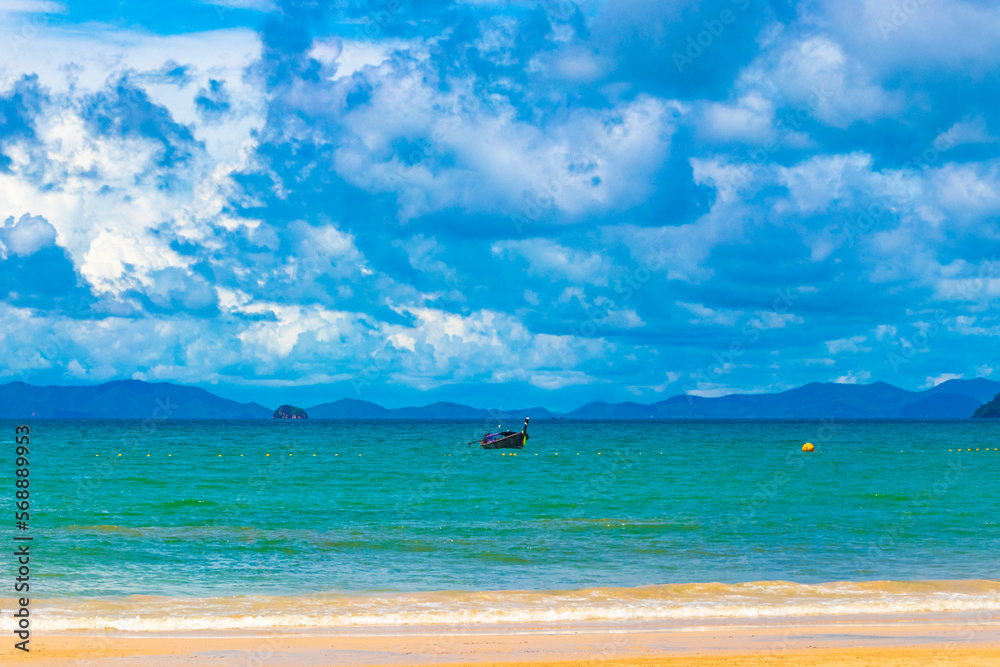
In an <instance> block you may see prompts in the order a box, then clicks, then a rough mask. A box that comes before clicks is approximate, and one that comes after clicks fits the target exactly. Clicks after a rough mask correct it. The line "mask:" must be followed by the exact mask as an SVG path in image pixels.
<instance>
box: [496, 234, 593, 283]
mask: <svg viewBox="0 0 1000 667" xmlns="http://www.w3.org/2000/svg"><path fill="white" fill-rule="evenodd" d="M492 252H493V255H494V256H495V257H499V258H501V259H511V260H515V261H518V260H519V259H521V258H523V259H524V260H526V261H527V268H528V271H529V272H531V273H533V274H535V275H542V276H547V277H550V278H555V279H559V280H571V281H573V282H576V283H585V284H589V285H607V284H608V273H609V271H610V266H609V264H608V262H607V260H605V258H604V257H602V256H601V255H599V254H598V253H596V252H590V251H586V250H578V249H575V248H567V247H566V246H562V245H559V244H558V243H556V242H555V241H551V240H549V239H540V238H536V239H525V240H523V241H497V242H495V243H494V244H493V246H492Z"/></svg>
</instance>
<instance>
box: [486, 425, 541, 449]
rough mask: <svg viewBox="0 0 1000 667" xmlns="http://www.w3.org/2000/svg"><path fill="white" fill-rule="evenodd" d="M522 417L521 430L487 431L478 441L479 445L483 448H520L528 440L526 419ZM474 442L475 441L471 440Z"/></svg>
mask: <svg viewBox="0 0 1000 667" xmlns="http://www.w3.org/2000/svg"><path fill="white" fill-rule="evenodd" d="M529 419H531V418H530V417H525V418H524V428H523V429H521V432H520V433H518V432H517V431H500V432H499V433H487V434H486V435H484V436H483V439H482V440H480V441H479V446H480V447H482V448H483V449H522V448H523V447H524V443H525V442H527V441H528V420H529ZM473 442H475V441H473Z"/></svg>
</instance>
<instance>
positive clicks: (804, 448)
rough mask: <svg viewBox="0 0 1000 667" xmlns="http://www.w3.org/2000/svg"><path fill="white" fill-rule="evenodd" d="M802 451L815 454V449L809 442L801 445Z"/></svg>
mask: <svg viewBox="0 0 1000 667" xmlns="http://www.w3.org/2000/svg"><path fill="white" fill-rule="evenodd" d="M802 451H804V452H815V451H816V448H815V447H814V446H813V444H812V443H811V442H807V443H806V444H804V445H802Z"/></svg>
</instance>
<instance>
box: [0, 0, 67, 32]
mask: <svg viewBox="0 0 1000 667" xmlns="http://www.w3.org/2000/svg"><path fill="white" fill-rule="evenodd" d="M65 13H66V6H65V5H63V4H62V3H59V2H49V1H48V0H0V14H65ZM15 35H16V33H13V32H12V33H10V35H8V37H13V36H15Z"/></svg>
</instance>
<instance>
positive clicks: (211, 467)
mask: <svg viewBox="0 0 1000 667" xmlns="http://www.w3.org/2000/svg"><path fill="white" fill-rule="evenodd" d="M14 425H15V424H14V423H13V422H9V421H8V422H3V423H0V428H4V429H6V430H7V431H8V432H9V433H11V441H13V432H14ZM490 426H495V424H494V425H486V424H483V423H481V422H377V421H375V422H364V421H357V422H353V421H348V422H345V421H320V420H311V421H307V422H285V421H278V422H272V421H218V422H204V421H173V420H164V421H159V422H150V421H147V422H129V421H61V420H47V421H35V422H31V427H32V445H31V450H32V451H31V456H30V457H29V458H30V461H31V480H32V486H31V490H32V506H33V507H32V523H31V525H32V533H33V534H34V535H35V546H34V548H35V550H36V552H37V553H40V554H42V553H43V554H44V557H40V558H39V560H38V563H37V577H38V579H37V580H36V583H35V584H34V585H33V588H32V592H33V593H34V597H36V598H43V599H52V600H60V601H63V602H64V603H65V605H69V606H70V607H72V605H73V604H75V603H76V602H79V603H80V604H83V605H84V606H85V604H84V603H86V601H88V600H96V599H100V600H103V601H104V603H108V601H111V602H112V603H114V604H115V605H118V604H120V605H121V609H120V610H119V611H121V613H122V614H123V615H127V614H126V612H128V610H129V609H128V608H129V605H128V604H126V603H124V602H122V601H123V600H124V601H127V600H129V599H131V598H129V596H139V595H141V596H157V598H162V599H164V600H168V601H176V600H184V599H189V598H196V599H202V600H206V599H212V600H215V601H216V602H215V603H214V604H218V605H221V606H223V607H224V606H225V604H226V602H225V601H226V600H231V599H234V598H235V597H236V596H248V595H249V596H268V597H282V596H286V597H289V598H295V597H296V596H299V597H300V596H305V595H311V596H313V598H314V599H322V596H333V597H332V598H331V599H334V598H335V599H337V600H340V601H341V602H343V600H344V599H350V600H353V601H354V602H352V603H351V604H354V603H356V602H357V601H358V600H369V601H370V600H372V599H374V598H372V596H373V595H375V596H381V597H378V600H380V604H382V607H380V608H379V612H378V613H380V614H387V613H389V612H390V611H392V609H395V608H396V607H399V608H402V606H406V605H412V603H413V600H414V599H417V598H414V597H413V596H412V595H410V596H409V597H407V595H408V594H417V593H429V592H435V591H451V590H460V591H503V590H522V591H550V592H553V591H558V590H574V589H600V590H606V591H607V590H611V591H613V590H617V589H621V588H632V587H642V586H650V585H680V584H690V583H694V582H720V583H722V584H731V585H732V584H739V583H740V582H778V581H791V582H796V583H798V584H807V585H814V584H819V583H821V582H849V581H854V582H868V581H941V580H948V581H952V582H955V581H956V580H996V579H1000V562H998V560H997V558H996V554H997V553H1000V526H998V520H1000V495H998V494H997V492H996V489H998V488H1000V450H998V449H997V448H1000V423H998V422H997V421H972V420H965V421H926V422H919V421H904V422H899V421H892V422H873V421H868V422H834V423H826V424H825V423H821V422H816V421H774V422H761V421H756V422H573V421H562V420H552V421H542V422H540V423H538V424H537V425H536V424H532V426H531V429H530V431H529V433H530V436H531V438H530V439H529V441H528V443H527V445H526V447H525V448H524V449H523V450H520V451H518V452H517V456H513V455H511V454H512V452H510V451H509V450H508V451H496V450H494V451H484V450H480V449H478V448H474V447H468V446H466V445H465V444H464V443H466V442H467V441H469V440H472V439H474V438H478V437H479V436H481V435H482V433H484V432H485V431H486V430H488V428H489V427H490ZM806 441H811V442H813V443H815V444H816V446H817V451H816V452H815V453H813V454H804V453H802V452H801V445H802V443H804V442H806ZM976 448H979V451H964V450H968V449H972V450H975V449H976ZM958 450H963V451H958ZM220 455H221V456H220ZM11 489H12V485H11ZM12 495H13V491H12V490H11V492H10V493H5V494H4V502H5V503H8V504H11V503H12V498H11V496H12ZM9 509H10V510H13V507H12V506H11V507H10V508H9ZM956 586H958V584H954V585H952V586H951V587H950V588H949V587H945V588H946V589H947V591H945V592H948V591H950V592H952V593H954V592H956V590H957V589H955V587H956ZM983 586H986V588H982V587H980V588H978V589H976V591H978V593H975V594H976V595H979V594H982V596H985V597H990V596H993V599H994V601H995V600H996V595H997V591H996V590H994V588H993V587H992V586H993V585H992V584H983ZM953 589H955V590H953ZM657 590H659V589H657ZM663 590H664V591H667V592H665V593H663V595H662V596H660V597H663V596H666V597H670V599H674V598H676V596H677V595H681V593H683V594H684V595H686V594H687V593H686V592H684V591H687V589H683V590H682V589H680V588H672V589H669V590H668V589H663ZM734 590H737V589H734V588H733V587H732V586H729V587H724V588H723V589H720V591H721V592H720V591H715V593H713V594H719V595H722V596H723V597H726V596H732V595H734V592H733V591H734ZM817 590H819V589H817V588H815V587H807V588H805V589H803V591H805V593H803V594H804V595H806V596H807V597H808V596H809V595H813V594H815V593H816V591H817ZM678 591H680V592H678ZM668 593H669V595H668ZM869 593H871V591H869ZM884 593H885V590H882V589H880V590H879V591H876V592H875V594H873V595H874V597H876V598H877V597H878V596H879V595H884ZM397 594H398V595H401V597H399V598H398V599H397V598H392V599H393V600H396V602H392V601H391V600H390V601H389V602H386V600H389V598H387V597H386V596H387V595H390V596H391V595H397ZM552 594H553V595H554V594H555V593H552ZM616 595H619V596H620V595H625V596H626V597H627V596H630V595H633V594H632V593H621V592H620V591H619V592H618V593H614V594H612V593H608V596H610V597H615V596H616ZM705 595H709V594H708V593H705ZM317 596H319V597H318V598H317ZM608 596H605V597H608ZM709 597H710V596H709ZM841 597H842V596H841ZM484 599H485V598H484ZM507 599H508V601H509V599H510V598H509V596H508V598H507ZM616 599H617V598H616ZM664 599H665V598H664ZM720 599H721V598H720ZM727 599H728V598H727ZM838 599H839V598H838ZM865 599H868V598H865ZM67 601H68V602H67ZM74 601H76V602H74ZM537 602H538V600H534V601H533V602H532V601H528V602H525V604H526V605H528V606H530V605H531V604H535V603H537ZM61 604H62V603H61ZM317 604H318V607H317V613H319V611H322V610H323V609H326V610H327V611H329V609H328V607H329V604H327V603H317ZM330 604H332V603H330ZM338 604H340V602H338ZM436 604H437V605H438V606H440V605H441V600H437V602H434V601H433V600H432V601H431V602H428V603H427V605H429V608H435V605H436ZM456 604H459V605H460V606H461V605H466V604H471V603H470V602H469V600H464V601H461V602H460V603H456ZM483 604H484V605H486V606H487V607H488V606H489V605H490V604H492V605H494V606H495V604H496V601H495V600H494V601H493V602H489V604H487V602H483ZM644 604H646V603H644ZM650 604H652V603H650ZM656 604H660V605H661V606H662V604H663V600H662V599H661V600H660V601H659V602H658V603H656ZM65 605H64V606H65ZM324 605H325V606H324ZM393 605H396V607H393ZM167 606H168V607H169V605H167ZM445 606H447V605H445ZM543 606H545V605H543ZM612 606H614V605H612ZM647 606H648V605H647ZM62 608H63V607H60V609H62ZM81 608H82V607H81ZM115 609H118V607H115ZM490 609H493V607H490ZM64 611H65V610H64ZM104 611H105V612H107V610H106V609H105V610H104ZM66 613H67V614H68V613H69V612H66ZM79 613H83V612H79ZM102 613H104V612H102ZM108 613H110V612H108ZM162 613H164V614H174V615H176V614H177V613H178V612H177V610H176V609H173V611H170V610H167V611H163V612H162ZM609 613H610V612H609ZM105 615H106V614H105ZM387 618H388V617H387ZM328 620H329V619H327V621H328ZM305 624H308V622H307V623H305ZM64 627H76V626H72V624H70V625H66V626H64Z"/></svg>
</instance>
